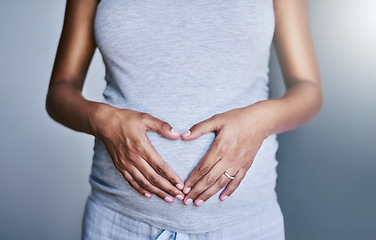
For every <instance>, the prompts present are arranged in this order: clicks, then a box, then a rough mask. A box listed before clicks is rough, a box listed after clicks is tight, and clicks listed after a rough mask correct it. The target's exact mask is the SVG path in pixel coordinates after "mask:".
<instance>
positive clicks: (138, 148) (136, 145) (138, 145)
mask: <svg viewBox="0 0 376 240" xmlns="http://www.w3.org/2000/svg"><path fill="white" fill-rule="evenodd" d="M133 149H134V150H136V151H137V152H142V151H143V150H144V149H145V146H144V143H143V142H141V141H137V142H134V143H133ZM130 153H132V155H135V153H134V152H130Z"/></svg>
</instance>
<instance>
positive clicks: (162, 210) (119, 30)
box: [90, 0, 278, 233]
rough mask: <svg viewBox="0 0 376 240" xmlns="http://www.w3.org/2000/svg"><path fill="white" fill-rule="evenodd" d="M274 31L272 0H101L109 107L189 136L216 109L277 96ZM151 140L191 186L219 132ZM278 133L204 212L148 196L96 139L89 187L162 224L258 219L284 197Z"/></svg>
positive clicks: (116, 205)
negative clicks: (272, 73)
mask: <svg viewBox="0 0 376 240" xmlns="http://www.w3.org/2000/svg"><path fill="white" fill-rule="evenodd" d="M273 34H274V11H273V1H272V0H236V1H233V0H226V1H214V0H190V1H187V0H144V1H136V0H102V1H101V2H100V3H99V5H98V9H97V15H96V19H95V37H96V41H97V45H98V48H99V50H100V52H101V54H102V56H103V60H104V63H105V66H106V76H105V79H106V82H107V86H106V89H105V90H104V93H103V95H104V100H103V102H105V103H108V104H110V105H112V106H116V107H119V108H128V109H132V110H137V111H141V112H147V113H150V114H151V115H153V116H155V117H157V118H159V119H161V120H163V121H166V122H168V123H170V124H171V125H172V126H173V127H174V128H175V129H176V130H178V131H179V132H181V133H183V132H184V131H186V130H188V129H189V128H190V127H191V126H192V125H194V124H195V123H198V122H200V121H202V120H204V119H207V118H209V117H211V116H212V115H214V114H216V113H221V112H225V111H228V110H231V109H233V108H239V107H244V106H248V105H250V104H253V103H255V102H257V101H260V100H265V99H267V98H268V71H269V68H268V61H269V55H270V46H271V42H272V38H273ZM148 137H149V139H150V141H151V143H152V144H153V145H154V147H155V148H156V150H157V151H158V153H159V154H160V155H161V156H162V158H163V159H164V160H165V161H166V162H167V163H168V164H169V165H170V166H171V167H172V169H173V170H174V171H175V172H176V173H177V174H178V175H179V176H180V177H181V178H182V179H183V180H185V179H186V178H187V176H188V175H189V173H190V172H191V170H192V169H193V168H194V167H195V165H196V164H197V163H198V162H199V161H200V159H201V158H202V157H203V156H204V154H205V153H206V152H207V150H208V149H209V147H210V144H211V143H212V141H213V139H214V137H215V133H214V132H211V133H208V134H205V135H203V136H201V137H200V138H198V139H196V140H193V141H183V140H181V139H179V140H168V139H166V138H163V137H161V136H160V135H159V134H157V133H155V132H151V131H149V132H148ZM277 148H278V142H277V140H276V136H275V135H272V136H270V137H269V138H267V139H266V140H265V141H264V143H263V145H262V146H261V148H260V150H259V151H258V153H257V155H256V158H255V160H254V163H253V165H252V167H251V168H250V170H249V171H248V173H247V175H246V177H245V178H244V179H243V181H242V183H241V184H240V186H239V187H238V189H237V190H236V191H235V192H234V193H233V195H231V196H230V197H229V198H228V199H227V200H226V201H224V202H221V201H220V200H219V194H220V192H219V193H218V194H216V195H214V196H212V197H211V198H210V199H209V200H208V201H207V202H205V203H204V204H203V205H201V206H200V207H196V206H194V205H193V204H191V205H190V206H185V205H184V204H183V203H182V202H181V201H178V200H176V201H175V202H174V203H172V204H170V203H167V202H165V201H164V200H161V199H159V198H158V197H156V196H155V197H153V198H152V199H148V198H146V197H144V196H142V195H141V194H139V193H138V192H137V191H135V190H134V189H133V188H132V187H130V185H129V184H128V183H127V182H126V180H125V179H124V178H123V176H122V175H121V174H120V173H119V172H118V171H117V169H116V168H115V167H114V165H113V162H112V160H111V158H110V157H109V155H108V154H107V152H106V150H105V147H104V145H103V144H102V143H101V142H100V141H99V140H97V139H96V140H95V147H94V157H93V167H92V173H91V175H90V183H91V185H92V190H93V191H92V196H93V198H95V199H96V201H100V202H101V203H102V204H104V205H105V206H107V207H109V208H111V209H114V210H116V211H118V212H120V213H122V214H125V215H127V216H129V217H131V218H133V219H136V220H139V221H142V222H145V223H148V224H150V225H153V226H155V227H160V228H164V229H169V230H172V231H179V232H185V233H200V232H207V231H213V230H216V229H219V228H223V227H226V226H230V225H232V224H236V223H238V222H241V221H242V220H243V219H245V218H247V217H249V216H255V215H257V214H259V213H260V212H262V211H264V210H265V209H266V208H268V207H269V206H270V205H271V204H272V203H274V202H275V201H276V193H275V189H274V188H275V183H276V178H277V174H276V166H277V164H278V162H277V161H276V159H275V153H276V151H277Z"/></svg>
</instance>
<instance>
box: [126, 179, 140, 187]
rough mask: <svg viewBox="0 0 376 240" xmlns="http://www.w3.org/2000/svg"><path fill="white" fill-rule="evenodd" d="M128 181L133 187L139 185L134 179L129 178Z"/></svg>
mask: <svg viewBox="0 0 376 240" xmlns="http://www.w3.org/2000/svg"><path fill="white" fill-rule="evenodd" d="M128 183H129V185H131V186H132V187H133V188H136V187H138V184H137V182H136V181H135V180H134V179H129V180H128Z"/></svg>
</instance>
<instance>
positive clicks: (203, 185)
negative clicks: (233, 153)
mask: <svg viewBox="0 0 376 240" xmlns="http://www.w3.org/2000/svg"><path fill="white" fill-rule="evenodd" d="M226 170H227V171H229V173H231V172H232V169H231V166H230V164H229V162H228V161H227V160H226V159H222V160H221V161H219V162H218V163H217V164H215V165H214V166H213V167H212V169H211V170H210V171H209V172H208V173H207V174H206V175H205V176H204V177H202V178H201V179H200V180H199V181H198V182H197V183H196V185H195V186H194V187H193V188H192V190H191V191H190V192H189V193H188V194H187V195H186V196H185V198H184V204H186V205H189V204H190V203H191V202H192V201H193V200H194V199H196V198H197V196H199V195H200V194H201V193H203V192H204V191H205V190H207V189H208V188H209V187H211V186H212V185H213V184H215V182H216V181H217V180H218V179H219V178H220V177H221V175H223V173H224V172H225V171H226Z"/></svg>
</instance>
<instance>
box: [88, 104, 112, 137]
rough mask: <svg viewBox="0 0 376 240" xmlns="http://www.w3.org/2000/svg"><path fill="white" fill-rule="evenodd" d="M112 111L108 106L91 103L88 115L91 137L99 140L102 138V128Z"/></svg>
mask: <svg viewBox="0 0 376 240" xmlns="http://www.w3.org/2000/svg"><path fill="white" fill-rule="evenodd" d="M114 109H115V108H114V107H112V106H110V105H108V104H105V103H98V102H93V104H92V106H91V109H90V112H89V115H88V123H89V129H90V134H91V135H93V136H94V137H96V138H98V139H100V140H101V139H102V138H103V134H104V133H103V127H104V126H105V125H106V121H108V119H109V116H111V115H112V114H111V112H112V111H114Z"/></svg>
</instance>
